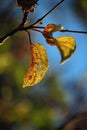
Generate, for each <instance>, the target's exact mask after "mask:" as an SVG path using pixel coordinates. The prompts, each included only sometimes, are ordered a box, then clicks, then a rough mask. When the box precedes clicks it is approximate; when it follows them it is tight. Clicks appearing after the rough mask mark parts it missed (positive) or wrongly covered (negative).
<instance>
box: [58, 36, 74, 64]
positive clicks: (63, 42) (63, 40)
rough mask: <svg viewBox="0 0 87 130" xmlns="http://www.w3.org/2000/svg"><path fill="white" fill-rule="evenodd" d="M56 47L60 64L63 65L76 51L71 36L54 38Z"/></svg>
mask: <svg viewBox="0 0 87 130" xmlns="http://www.w3.org/2000/svg"><path fill="white" fill-rule="evenodd" d="M55 39H56V46H57V47H58V49H59V51H60V54H61V62H60V63H64V62H65V61H66V60H67V59H69V58H70V57H71V56H72V54H73V53H74V52H75V49H76V42H75V39H74V37H73V36H64V37H59V38H55Z"/></svg>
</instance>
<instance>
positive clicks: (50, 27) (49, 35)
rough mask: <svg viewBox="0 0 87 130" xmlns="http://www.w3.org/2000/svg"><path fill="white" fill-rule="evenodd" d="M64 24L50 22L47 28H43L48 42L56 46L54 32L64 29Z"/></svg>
mask: <svg viewBox="0 0 87 130" xmlns="http://www.w3.org/2000/svg"><path fill="white" fill-rule="evenodd" d="M62 29H63V26H62V25H60V24H59V25H55V24H48V25H47V26H46V27H45V29H44V30H43V32H42V34H43V36H44V37H45V39H46V42H47V43H48V44H50V45H51V46H56V44H55V42H56V41H55V38H53V33H54V32H56V31H59V30H62Z"/></svg>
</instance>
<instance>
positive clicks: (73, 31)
mask: <svg viewBox="0 0 87 130" xmlns="http://www.w3.org/2000/svg"><path fill="white" fill-rule="evenodd" d="M60 32H72V33H81V34H87V32H86V31H76V30H69V29H66V30H60Z"/></svg>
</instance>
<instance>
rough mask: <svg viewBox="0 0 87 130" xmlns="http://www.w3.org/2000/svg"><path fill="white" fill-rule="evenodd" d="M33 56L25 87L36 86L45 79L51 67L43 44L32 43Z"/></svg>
mask: <svg viewBox="0 0 87 130" xmlns="http://www.w3.org/2000/svg"><path fill="white" fill-rule="evenodd" d="M31 58H32V60H31V65H30V67H29V69H28V72H27V74H26V75H25V77H24V83H23V87H27V86H34V85H36V84H38V83H39V82H40V81H41V80H42V79H43V77H44V75H45V73H46V72H47V70H48V68H49V64H48V56H47V53H46V49H45V47H44V46H42V45H41V44H39V43H36V44H32V57H31Z"/></svg>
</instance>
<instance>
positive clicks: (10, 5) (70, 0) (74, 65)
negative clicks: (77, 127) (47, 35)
mask: <svg viewBox="0 0 87 130" xmlns="http://www.w3.org/2000/svg"><path fill="white" fill-rule="evenodd" d="M57 2H58V0H51V1H49V0H44V1H42V0H39V2H38V5H37V6H36V12H35V13H31V14H30V15H29V18H28V19H29V24H31V23H32V22H34V21H36V20H37V19H39V18H41V17H42V16H43V15H44V14H45V13H46V12H47V11H48V10H49V9H51V8H52V7H53V5H55V4H56V3H57ZM22 17H23V12H22V10H21V9H20V8H18V6H17V2H16V0H1V1H0V37H2V36H3V35H4V34H6V33H7V32H9V31H11V30H12V29H14V28H15V27H17V25H18V24H20V22H21V21H22ZM42 22H43V24H42V25H41V26H46V25H47V24H49V23H54V24H62V25H63V26H64V28H65V29H72V30H83V31H87V0H65V1H64V2H63V3H62V4H61V5H60V6H59V7H58V8H57V9H55V10H54V11H53V12H52V13H51V14H49V16H47V17H46V18H45V19H44V20H43V21H42ZM70 35H72V36H74V37H75V39H76V44H77V49H76V52H75V54H74V55H73V56H72V57H71V58H70V59H69V60H68V61H67V62H66V63H65V64H63V65H60V64H59V62H60V59H61V57H60V54H59V51H58V50H57V48H56V47H52V46H50V45H48V44H46V42H45V39H44V38H43V37H42V35H41V34H40V33H38V32H31V39H32V41H33V42H35V43H36V42H39V43H41V44H43V45H44V46H45V47H46V50H47V54H48V58H49V64H50V67H49V70H48V72H47V74H46V76H45V77H44V79H43V80H42V81H41V83H39V84H38V85H36V86H33V87H28V88H22V83H23V77H24V75H25V74H26V72H27V69H28V67H29V63H30V53H29V48H28V44H29V43H28V37H27V34H26V33H25V32H18V33H16V34H15V35H14V36H12V37H11V38H9V39H8V40H7V41H6V42H5V43H4V44H3V45H1V46H0V130H60V127H62V126H63V124H64V123H65V122H68V120H69V119H70V118H72V117H73V116H74V115H76V114H81V113H84V112H85V113H86V112H87V59H86V57H87V34H75V33H59V32H57V33H55V34H54V36H55V37H60V36H70Z"/></svg>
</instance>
